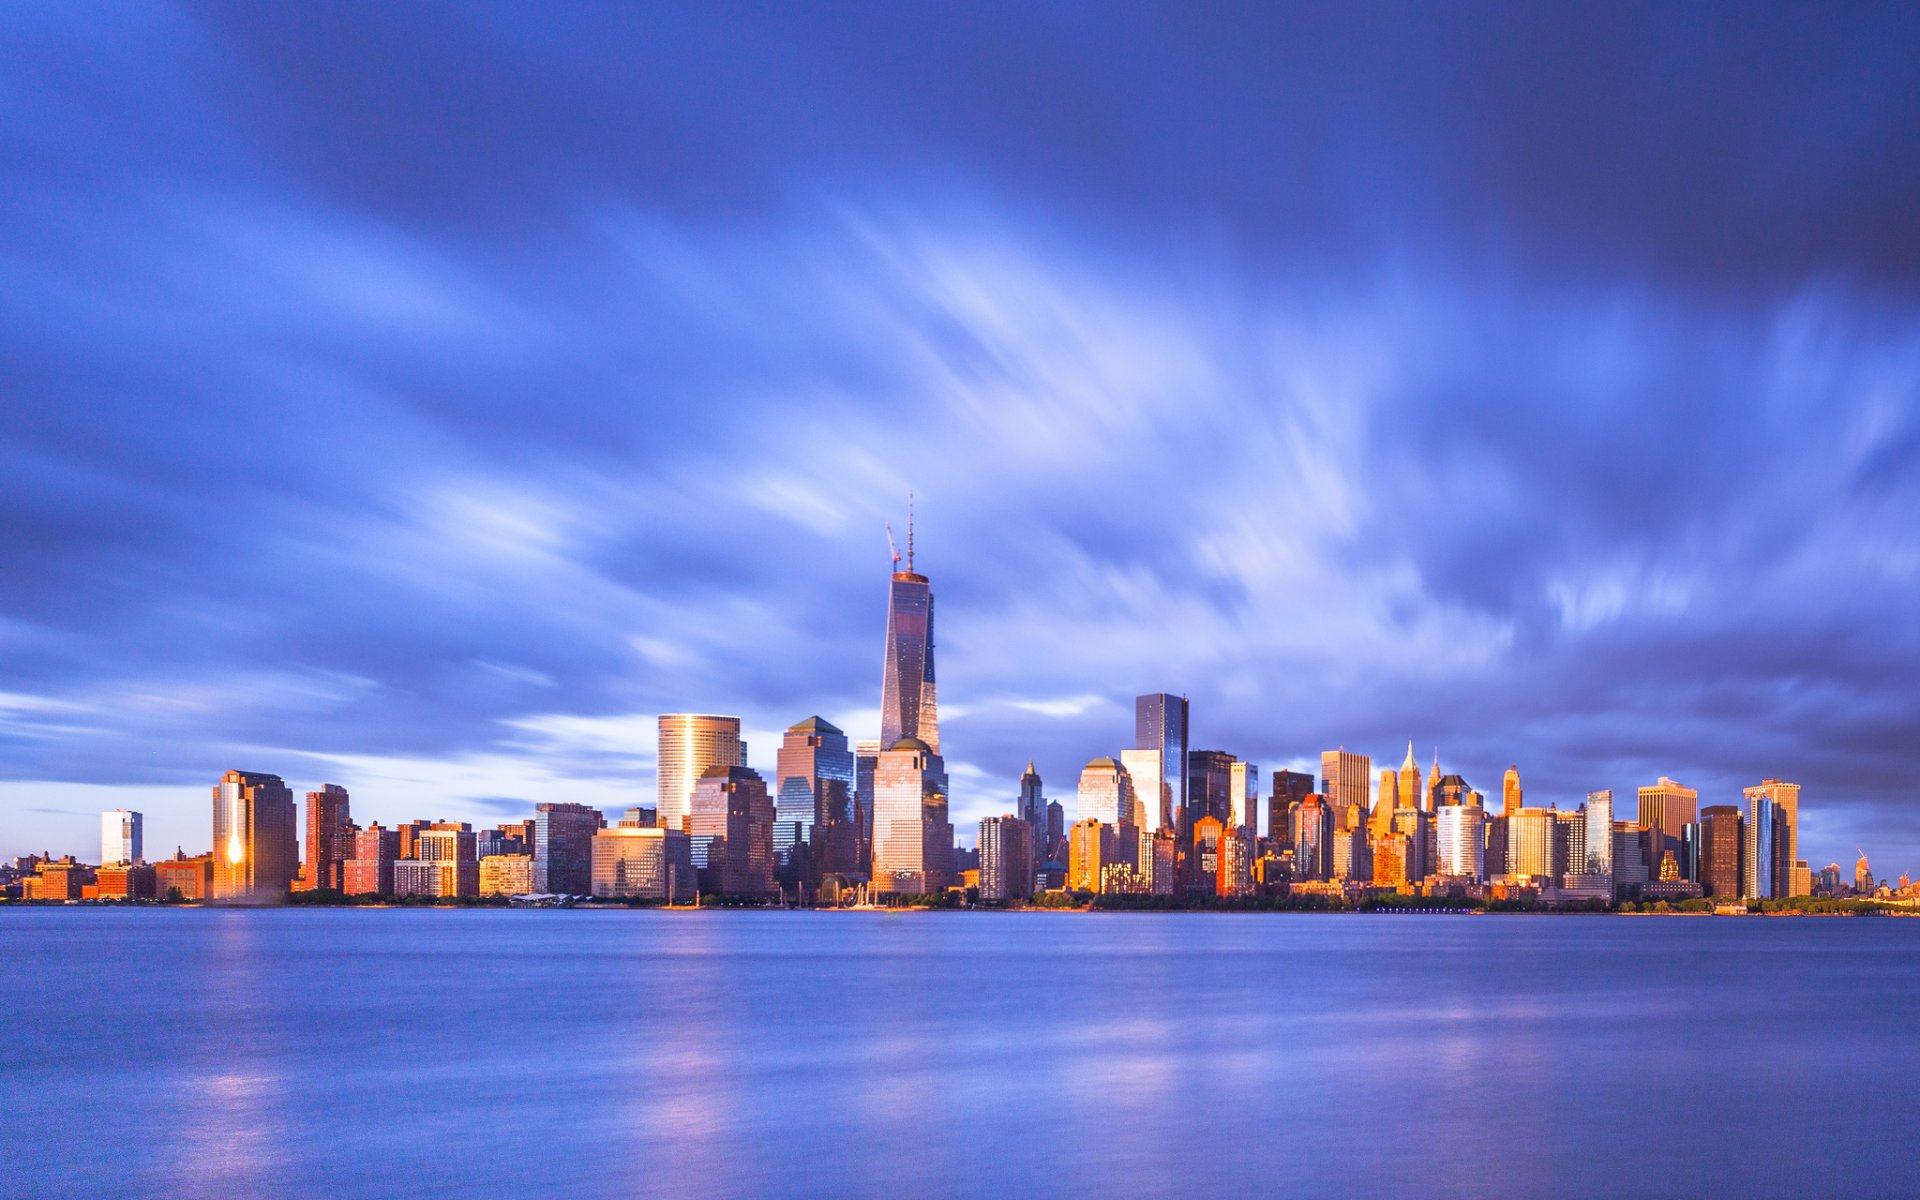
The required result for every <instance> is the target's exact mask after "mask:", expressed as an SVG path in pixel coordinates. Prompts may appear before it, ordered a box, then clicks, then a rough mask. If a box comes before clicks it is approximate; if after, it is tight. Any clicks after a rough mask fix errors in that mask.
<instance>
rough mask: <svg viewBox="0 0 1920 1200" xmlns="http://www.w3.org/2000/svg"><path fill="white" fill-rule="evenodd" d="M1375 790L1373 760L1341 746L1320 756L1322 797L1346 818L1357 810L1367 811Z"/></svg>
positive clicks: (1323, 752)
mask: <svg viewBox="0 0 1920 1200" xmlns="http://www.w3.org/2000/svg"><path fill="white" fill-rule="evenodd" d="M1372 790H1373V759H1371V758H1369V757H1368V756H1367V755H1364V754H1354V753H1352V752H1350V751H1348V750H1347V749H1346V747H1344V746H1343V747H1341V748H1340V749H1338V750H1325V751H1322V752H1321V754H1320V798H1321V799H1322V800H1324V801H1325V802H1326V803H1327V805H1328V806H1329V807H1331V808H1332V809H1333V810H1334V811H1335V812H1336V813H1338V814H1340V816H1341V817H1342V818H1343V819H1346V818H1347V814H1348V813H1350V812H1352V811H1354V810H1356V809H1358V810H1359V811H1361V812H1365V811H1367V801H1368V799H1369V798H1370V797H1369V793H1370V792H1371V791H1372Z"/></svg>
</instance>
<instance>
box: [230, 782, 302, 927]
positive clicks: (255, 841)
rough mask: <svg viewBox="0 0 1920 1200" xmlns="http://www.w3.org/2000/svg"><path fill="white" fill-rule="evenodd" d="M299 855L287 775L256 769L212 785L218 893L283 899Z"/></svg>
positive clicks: (242, 897)
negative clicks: (262, 771) (270, 773)
mask: <svg viewBox="0 0 1920 1200" xmlns="http://www.w3.org/2000/svg"><path fill="white" fill-rule="evenodd" d="M299 859H300V849H299V840H298V837H297V835H296V834H295V833H294V815H293V793H292V792H291V791H290V790H288V788H287V785H286V781H285V780H283V779H281V778H280V777H279V776H278V775H266V774H261V773H257V772H253V771H228V772H227V773H226V774H225V775H223V776H221V778H220V782H219V783H218V784H216V785H215V786H214V789H213V898H214V899H215V900H238V901H245V902H250V903H263V902H272V901H277V900H281V899H284V898H285V897H286V895H287V892H288V891H290V890H291V889H292V887H293V875H294V871H295V870H296V869H297V867H298V865H299Z"/></svg>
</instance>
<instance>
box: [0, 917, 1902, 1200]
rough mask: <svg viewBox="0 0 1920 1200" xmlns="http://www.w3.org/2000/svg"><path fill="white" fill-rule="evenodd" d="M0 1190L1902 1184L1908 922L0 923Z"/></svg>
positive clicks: (1747, 1188) (1887, 1189) (867, 1191)
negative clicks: (1, 982)
mask: <svg viewBox="0 0 1920 1200" xmlns="http://www.w3.org/2000/svg"><path fill="white" fill-rule="evenodd" d="M0 962H3V963H4V966H5V976H4V978H5V994H4V998H3V999H0V1013H3V1014H4V1016H3V1017H0V1089H3V1090H0V1096H3V1097H4V1103H3V1104H0V1191H4V1192H5V1193H6V1194H9V1195H15V1194H19V1195H49V1194H53V1193H55V1192H59V1193H62V1194H73V1195H163V1194H164V1195H168V1196H223V1197H225V1196H287V1195H295V1194H299V1195H303V1196H310V1197H313V1196H326V1197H351V1196H410V1197H411V1196H469V1195H479V1194H490V1195H535V1194H537V1195H542V1196H567V1197H574V1196H578V1197H598V1196H635V1195H639V1196H674V1197H683V1196H684V1197H697V1196H768V1195H809V1196H812V1195H833V1196H855V1197H857V1196H888V1197H901V1196H924V1197H946V1196H1006V1195H1014V1194H1024V1195H1039V1196H1051V1195H1060V1196H1065V1195H1074V1196H1147V1195H1191V1196H1250V1197H1251V1196H1260V1197H1265V1196H1273V1195H1310V1196H1318V1195H1330V1194H1335V1193H1341V1194H1348V1195H1355V1196H1378V1195H1395V1194H1397V1195H1406V1196H1467V1195H1472V1196H1485V1195H1500V1196H1503V1197H1529V1196H1540V1197H1549V1196H1550V1197H1555V1198H1556V1200H1564V1198H1565V1197H1567V1196H1587V1195H1592V1196H1646V1197H1670V1196H1677V1195H1697V1196H1740V1197H1766V1196H1805V1195H1873V1194H1879V1195H1913V1194H1916V1193H1920V1170H1916V1168H1915V1167H1914V1166H1912V1165H1911V1164H1910V1162H1909V1157H1908V1156H1909V1155H1910V1154H1911V1152H1912V1146H1913V1145H1914V1138H1915V1134H1916V1132H1920V1129H1917V1128H1916V1127H1917V1126H1920V1070H1917V1068H1920V1020H1916V1018H1920V986H1917V985H1920V921H1908V920H1864V919H1855V920H1804V919H1803V920H1761V919H1753V920H1726V919H1658V918H1641V919H1635V918H1604V917H1603V918H1580V917H1560V918H1553V917H1485V916H1477V917H1431V916H1426V917H1423V916H1332V915H1317V914H1294V915H1280V914H1248V915H1221V914H1113V915H1087V914H1037V913H1036V914H1003V915H996V914H940V913H918V914H907V915H895V916H884V915H878V914H859V913H846V914H806V913H791V914H789V913H745V912H732V913H723V912H703V913H677V914H668V913H645V912H586V911H576V912H518V911H514V912H506V911H418V910H332V911H328V910H280V911H265V912H233V911H218V910H210V909H181V910H134V911H115V910H76V909H14V910H10V911H0Z"/></svg>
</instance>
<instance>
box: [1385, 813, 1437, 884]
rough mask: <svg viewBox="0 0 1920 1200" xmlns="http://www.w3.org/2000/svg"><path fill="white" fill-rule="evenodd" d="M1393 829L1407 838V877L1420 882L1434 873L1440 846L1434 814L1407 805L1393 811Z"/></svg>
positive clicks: (1405, 864) (1405, 860)
mask: <svg viewBox="0 0 1920 1200" xmlns="http://www.w3.org/2000/svg"><path fill="white" fill-rule="evenodd" d="M1393 831H1394V832H1395V833H1397V834H1399V835H1400V836H1401V837H1403V838H1405V839H1406V840H1407V844H1406V853H1405V857H1404V860H1403V863H1404V866H1405V869H1406V872H1407V879H1408V880H1409V881H1410V882H1414V883H1418V882H1419V881H1420V880H1422V879H1425V878H1426V877H1427V876H1429V875H1431V874H1433V868H1434V860H1435V855H1436V854H1437V853H1438V850H1439V846H1438V844H1437V842H1436V841H1435V838H1434V827H1433V814H1432V813H1430V812H1428V811H1427V810H1426V809H1424V808H1410V807H1407V806H1405V805H1403V806H1401V807H1400V808H1397V809H1395V810H1394V812H1393Z"/></svg>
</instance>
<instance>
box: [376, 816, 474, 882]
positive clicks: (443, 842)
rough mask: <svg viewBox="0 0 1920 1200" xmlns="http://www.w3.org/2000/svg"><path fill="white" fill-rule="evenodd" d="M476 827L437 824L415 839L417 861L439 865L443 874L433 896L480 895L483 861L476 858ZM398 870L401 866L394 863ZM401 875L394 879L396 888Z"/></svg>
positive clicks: (438, 880)
mask: <svg viewBox="0 0 1920 1200" xmlns="http://www.w3.org/2000/svg"><path fill="white" fill-rule="evenodd" d="M475 849H476V846H475V840H474V834H473V827H472V826H470V825H467V824H465V823H464V822H453V821H436V822H435V823H434V824H433V825H432V826H431V827H430V828H427V829H423V830H421V831H420V833H419V834H418V835H417V836H416V837H415V838H414V861H416V862H425V863H438V864H439V866H440V873H439V876H438V878H437V880H436V882H435V883H434V885H433V890H432V891H431V892H428V893H426V894H429V895H434V896H478V895H479V894H480V860H479V859H478V858H477V857H475ZM394 869H395V870H396V871H398V870H399V864H398V863H395V864H394ZM398 878H399V877H398V875H396V876H395V880H396V888H397V886H398V883H397V881H398Z"/></svg>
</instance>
